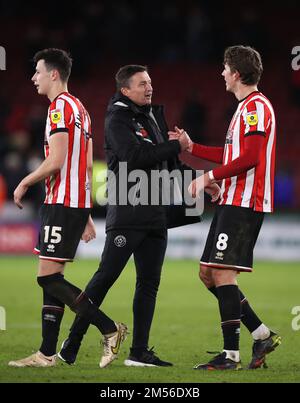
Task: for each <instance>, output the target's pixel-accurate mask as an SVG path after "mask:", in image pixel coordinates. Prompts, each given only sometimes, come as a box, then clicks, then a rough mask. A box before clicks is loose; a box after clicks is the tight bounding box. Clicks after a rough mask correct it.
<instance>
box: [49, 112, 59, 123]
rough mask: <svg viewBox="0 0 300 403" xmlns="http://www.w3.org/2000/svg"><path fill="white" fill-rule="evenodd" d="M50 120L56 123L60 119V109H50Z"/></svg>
mask: <svg viewBox="0 0 300 403" xmlns="http://www.w3.org/2000/svg"><path fill="white" fill-rule="evenodd" d="M50 117H51V122H52V123H54V124H55V125H57V124H58V123H59V122H60V121H61V111H60V110H59V109H55V110H54V111H51V115H50Z"/></svg>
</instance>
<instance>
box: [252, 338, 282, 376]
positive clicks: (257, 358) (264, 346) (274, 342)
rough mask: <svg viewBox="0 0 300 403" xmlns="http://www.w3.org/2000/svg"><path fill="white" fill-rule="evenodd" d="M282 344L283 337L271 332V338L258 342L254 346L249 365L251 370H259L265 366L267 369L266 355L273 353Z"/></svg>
mask: <svg viewBox="0 0 300 403" xmlns="http://www.w3.org/2000/svg"><path fill="white" fill-rule="evenodd" d="M280 344H281V337H280V336H278V334H276V333H274V332H272V331H271V333H270V336H269V337H268V338H267V339H265V340H256V341H255V342H254V343H253V346H252V360H251V362H250V364H249V365H248V368H249V369H257V368H260V367H261V366H263V367H264V368H267V364H266V362H265V361H266V355H267V354H269V353H271V352H272V351H274V350H275V348H276V347H278V346H279V345H280Z"/></svg>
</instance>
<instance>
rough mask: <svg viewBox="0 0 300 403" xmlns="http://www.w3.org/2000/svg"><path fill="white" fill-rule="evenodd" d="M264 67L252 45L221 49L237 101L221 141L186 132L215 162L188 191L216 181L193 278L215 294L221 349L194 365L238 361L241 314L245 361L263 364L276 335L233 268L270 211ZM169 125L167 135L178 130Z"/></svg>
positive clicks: (249, 258)
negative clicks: (206, 141) (246, 336)
mask: <svg viewBox="0 0 300 403" xmlns="http://www.w3.org/2000/svg"><path fill="white" fill-rule="evenodd" d="M262 71H263V67H262V62H261V56H260V54H259V53H258V52H257V51H256V50H255V49H253V48H251V47H248V46H247V47H246V46H231V47H229V48H227V49H226V50H225V54H224V70H223V72H222V76H223V77H224V79H225V83H226V90H227V91H229V92H232V93H233V94H234V95H235V97H236V98H237V99H238V101H239V105H238V107H237V110H236V112H235V114H234V116H233V118H232V120H231V123H230V125H229V128H228V131H227V134H226V140H225V146H224V147H207V146H204V145H201V144H194V143H193V142H192V141H191V140H190V145H189V148H188V151H189V152H191V153H192V154H193V155H195V156H197V157H199V158H202V159H206V160H209V161H213V162H216V163H219V164H222V165H221V166H220V167H217V168H215V169H213V170H211V171H209V172H207V173H205V174H204V175H203V176H201V177H200V178H197V179H195V180H194V181H193V182H192V183H191V184H190V187H189V192H190V194H191V195H192V196H194V197H196V196H197V195H198V193H199V191H201V190H202V189H203V188H204V187H206V186H207V185H209V184H212V183H215V182H217V181H222V186H221V195H220V201H219V205H218V206H217V207H216V212H215V215H214V218H213V221H212V223H211V227H210V230H209V234H208V237H207V241H206V245H205V248H204V252H203V255H202V257H201V260H200V273H199V276H200V279H201V280H202V281H203V283H204V284H205V286H206V287H207V288H208V290H209V291H210V292H211V293H213V294H214V295H215V296H216V298H217V299H218V303H219V310H220V316H221V327H222V332H223V340H224V345H223V351H222V352H221V353H220V354H218V355H216V356H215V357H214V358H213V359H212V360H210V361H209V362H208V363H207V364H199V365H197V366H195V369H202V370H214V369H218V370H224V369H240V368H241V362H240V352H239V334H240V322H241V321H242V323H243V324H244V325H245V326H246V327H247V329H248V330H249V332H250V333H251V334H252V337H253V339H254V344H253V350H252V360H251V362H250V364H249V366H248V367H249V368H252V369H255V368H259V367H261V366H263V365H265V357H266V354H268V353H270V352H271V351H273V350H274V349H275V348H276V347H277V346H278V345H279V344H280V342H281V339H280V337H279V336H278V335H276V334H275V333H274V332H272V331H271V330H270V329H269V328H268V327H267V326H266V325H265V324H264V323H262V321H261V320H260V319H259V318H258V316H257V315H256V313H255V312H254V311H253V310H252V308H251V306H250V305H249V303H248V301H247V299H246V298H245V296H244V295H243V293H242V292H241V291H240V290H239V288H238V284H237V274H238V273H239V272H251V271H252V264H253V249H254V246H255V243H256V240H257V237H258V234H259V231H260V229H261V225H262V223H263V219H264V214H265V213H270V212H272V211H273V197H274V170H275V143H276V122H275V114H274V111H273V107H272V105H271V103H270V101H269V100H268V99H267V98H266V97H265V96H264V95H263V94H262V93H261V92H259V91H258V88H257V85H258V83H259V80H260V76H261V74H262ZM182 130H183V129H181V130H180V129H177V130H176V132H170V133H169V134H170V136H171V138H173V137H175V138H176V135H178V134H179V133H180V132H182Z"/></svg>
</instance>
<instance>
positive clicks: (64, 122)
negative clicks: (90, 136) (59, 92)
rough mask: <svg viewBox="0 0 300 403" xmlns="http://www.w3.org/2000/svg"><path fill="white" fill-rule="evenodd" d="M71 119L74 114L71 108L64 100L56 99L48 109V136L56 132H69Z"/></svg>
mask: <svg viewBox="0 0 300 403" xmlns="http://www.w3.org/2000/svg"><path fill="white" fill-rule="evenodd" d="M73 119H74V114H73V111H72V108H71V106H70V105H69V104H68V103H67V102H66V101H65V100H64V99H61V98H57V99H56V100H55V101H53V102H52V103H51V105H50V108H49V120H50V125H51V131H50V136H51V135H52V134H54V133H57V132H69V127H70V124H71V123H72V120H73Z"/></svg>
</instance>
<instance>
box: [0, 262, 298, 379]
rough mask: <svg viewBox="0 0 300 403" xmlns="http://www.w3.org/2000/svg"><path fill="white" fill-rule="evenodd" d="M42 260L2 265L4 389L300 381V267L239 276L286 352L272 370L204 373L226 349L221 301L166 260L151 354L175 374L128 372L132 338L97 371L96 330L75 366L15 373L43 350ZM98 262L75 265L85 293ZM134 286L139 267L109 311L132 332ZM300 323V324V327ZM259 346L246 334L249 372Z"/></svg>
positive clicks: (121, 283) (191, 268)
mask: <svg viewBox="0 0 300 403" xmlns="http://www.w3.org/2000/svg"><path fill="white" fill-rule="evenodd" d="M36 266H37V259H36V258H34V257H20V258H4V257H2V258H0V306H3V307H4V308H5V310H6V315H7V324H6V325H7V329H6V330H5V331H0V382H31V383H32V382H96V383H106V382H116V383H123V382H124V383H134V382H166V383H170V382H171V383H173V382H174V383H176V382H191V383H208V382H276V383H277V382H299V381H300V330H298V331H295V330H293V329H292V320H293V318H294V316H293V315H292V312H291V311H292V308H293V307H294V306H300V293H299V284H300V267H299V264H296V263H257V264H256V265H255V269H254V273H252V274H248V273H243V274H241V275H240V276H239V277H238V280H239V285H240V287H241V289H242V290H243V292H244V294H246V296H247V297H248V299H249V301H250V302H251V304H252V306H253V307H254V308H255V310H256V311H257V313H258V314H259V316H260V317H261V318H262V319H263V321H264V322H265V323H266V324H267V325H268V326H270V327H271V328H272V329H273V330H275V331H277V332H278V333H280V335H281V336H282V345H281V346H280V347H278V349H277V350H276V351H275V352H273V353H271V354H270V355H269V356H268V358H267V362H268V365H269V368H268V369H259V370H255V371H249V370H244V371H236V372H235V371H221V372H214V371H213V372H211V371H210V372H203V371H195V370H193V369H192V367H193V365H195V364H197V363H199V362H206V360H207V359H209V358H210V357H211V356H208V355H207V354H206V351H207V350H213V351H214V350H219V349H221V347H222V343H221V330H220V325H219V313H218V309H217V303H216V300H215V299H214V297H213V296H212V295H211V294H210V293H208V292H207V291H206V290H205V288H204V286H203V285H202V284H201V283H200V281H199V279H198V263H197V262H196V261H191V260H180V261H172V260H166V261H165V264H164V269H163V275H162V280H161V287H160V290H159V295H158V300H157V305H156V312H155V317H154V321H153V325H152V331H151V337H150V347H151V346H152V345H154V346H155V350H156V351H157V353H158V355H159V357H161V358H162V359H165V360H168V361H171V362H173V363H174V367H170V368H127V367H125V366H124V365H123V361H124V359H125V358H126V356H127V354H128V351H129V347H130V343H131V335H129V337H128V339H127V340H126V341H125V343H124V345H123V346H122V349H121V352H120V357H119V359H118V360H116V361H114V362H113V364H112V365H111V366H109V367H108V368H106V369H102V370H101V369H100V368H99V366H98V362H99V356H100V353H101V351H102V350H101V348H102V347H100V337H99V333H98V331H97V329H94V328H90V330H89V332H88V334H87V336H86V338H85V340H84V343H83V345H82V348H81V350H80V353H79V356H78V360H77V362H76V365H74V366H68V365H66V364H63V363H61V362H60V363H59V365H58V366H57V367H54V368H46V369H44V368H10V367H8V366H7V363H8V361H9V360H11V359H18V358H23V357H25V356H27V355H29V354H31V353H32V352H33V351H36V350H37V349H38V347H39V345H40V335H41V329H40V316H41V313H40V310H41V294H42V293H41V289H40V288H39V287H38V285H37V283H36V279H35V277H36ZM97 266H98V262H97V261H96V260H80V259H78V260H77V261H76V262H75V263H73V264H69V265H68V266H67V268H66V271H65V275H66V278H67V279H68V280H70V281H71V282H74V283H75V284H76V285H78V286H80V287H84V286H85V284H86V283H87V281H88V280H89V278H90V277H91V275H92V274H93V272H94V271H95V270H96V268H97ZM134 284H135V273H134V265H133V262H130V263H129V264H128V266H127V268H126V269H125V270H124V272H123V273H122V275H121V277H120V278H119V280H118V282H117V283H116V284H115V285H114V287H113V288H112V289H111V290H110V292H109V294H108V295H107V298H106V300H105V302H104V304H103V306H102V308H103V310H104V311H105V312H106V313H107V314H109V315H110V316H112V317H113V318H114V319H115V320H117V321H123V322H125V323H127V324H128V325H129V329H130V330H132V299H133V292H134ZM72 319H73V313H72V312H70V311H69V310H68V309H67V310H66V313H65V317H64V319H63V322H62V328H61V334H60V339H59V343H61V341H62V340H63V339H64V338H65V337H66V336H67V334H68V328H69V326H70V325H71V323H72ZM298 323H300V320H299V321H298ZM251 346H252V340H251V337H250V335H249V333H248V332H247V330H246V329H244V328H242V330H241V358H242V363H243V365H244V367H246V365H247V364H248V362H249V360H250V356H251Z"/></svg>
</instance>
